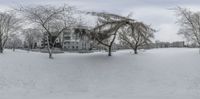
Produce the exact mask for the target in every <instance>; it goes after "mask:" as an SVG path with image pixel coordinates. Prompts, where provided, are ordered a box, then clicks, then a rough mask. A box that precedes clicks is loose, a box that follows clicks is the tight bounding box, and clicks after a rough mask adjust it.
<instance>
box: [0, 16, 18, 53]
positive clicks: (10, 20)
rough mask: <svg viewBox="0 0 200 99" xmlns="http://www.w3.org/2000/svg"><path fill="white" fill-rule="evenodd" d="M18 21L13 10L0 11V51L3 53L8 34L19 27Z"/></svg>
mask: <svg viewBox="0 0 200 99" xmlns="http://www.w3.org/2000/svg"><path fill="white" fill-rule="evenodd" d="M19 22H20V20H19V19H18V18H17V17H16V16H15V14H14V13H13V12H0V53H3V49H4V47H5V44H6V42H7V40H8V37H9V34H10V33H12V32H15V31H17V30H18V29H19V27H20V25H19Z"/></svg>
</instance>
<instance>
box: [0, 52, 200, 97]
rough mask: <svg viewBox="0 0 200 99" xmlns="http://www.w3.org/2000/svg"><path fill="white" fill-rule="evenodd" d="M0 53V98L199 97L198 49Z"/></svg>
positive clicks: (199, 58) (199, 61)
mask: <svg viewBox="0 0 200 99" xmlns="http://www.w3.org/2000/svg"><path fill="white" fill-rule="evenodd" d="M54 57H55V59H53V60H50V59H48V55H47V54H44V53H36V52H26V51H21V50H17V51H16V52H12V51H11V50H6V51H5V53H4V54H0V99H200V55H199V54H198V49H189V48H188V49H187V48H180V49H178V48H169V49H153V50H147V51H143V52H140V53H139V54H138V55H133V54H132V52H130V51H127V50H126V51H118V52H115V53H113V56H112V57H108V56H107V53H100V52H99V53H90V54H79V53H64V54H57V55H54Z"/></svg>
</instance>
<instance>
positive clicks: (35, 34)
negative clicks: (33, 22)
mask: <svg viewBox="0 0 200 99" xmlns="http://www.w3.org/2000/svg"><path fill="white" fill-rule="evenodd" d="M23 35H24V38H25V42H26V44H27V46H28V50H31V49H33V48H35V43H37V42H39V41H41V40H42V36H43V35H42V33H41V31H40V30H39V29H33V28H28V29H25V30H23Z"/></svg>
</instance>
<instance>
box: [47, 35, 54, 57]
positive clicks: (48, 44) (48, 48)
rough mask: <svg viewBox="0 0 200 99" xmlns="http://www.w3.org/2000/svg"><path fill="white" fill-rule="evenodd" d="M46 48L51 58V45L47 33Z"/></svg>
mask: <svg viewBox="0 0 200 99" xmlns="http://www.w3.org/2000/svg"><path fill="white" fill-rule="evenodd" d="M47 50H48V53H49V59H53V55H52V50H51V46H50V42H49V37H48V35H47Z"/></svg>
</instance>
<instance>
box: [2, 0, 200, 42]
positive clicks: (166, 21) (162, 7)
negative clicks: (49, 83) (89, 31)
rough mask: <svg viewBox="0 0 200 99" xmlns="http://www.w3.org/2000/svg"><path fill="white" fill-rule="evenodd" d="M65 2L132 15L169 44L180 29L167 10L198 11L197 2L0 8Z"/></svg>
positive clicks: (11, 1)
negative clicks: (179, 7) (176, 8)
mask: <svg viewBox="0 0 200 99" xmlns="http://www.w3.org/2000/svg"><path fill="white" fill-rule="evenodd" d="M64 3H66V4H70V5H74V6H76V8H78V9H80V10H87V11H108V12H111V13H116V14H121V15H128V14H129V13H132V14H133V18H135V19H137V20H138V21H143V22H144V23H147V24H150V25H152V27H154V28H155V29H157V30H159V31H158V32H157V33H156V35H155V39H156V40H160V41H169V42H172V41H177V40H183V38H182V37H181V36H179V35H177V31H178V29H179V26H178V25H177V24H176V17H175V13H174V12H173V11H172V10H169V9H171V8H175V7H177V6H181V7H187V8H190V9H191V10H193V11H198V9H200V7H198V4H200V0H0V8H1V9H6V8H9V7H15V6H16V5H32V4H34V5H36V4H53V5H62V4H64Z"/></svg>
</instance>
